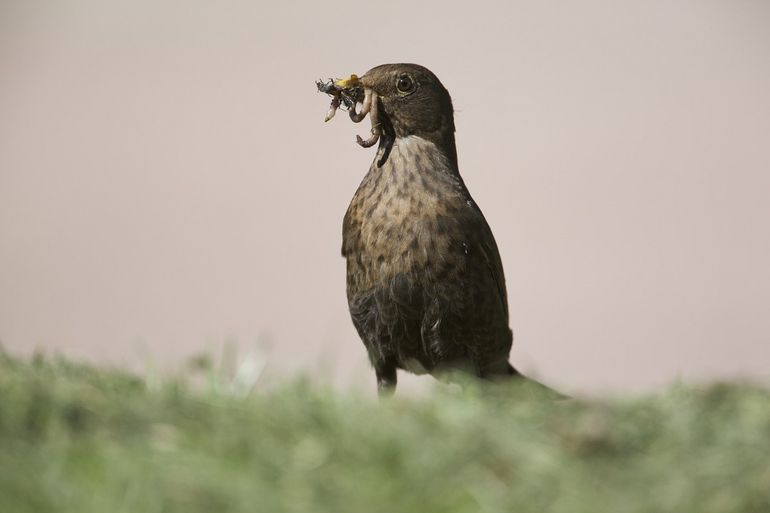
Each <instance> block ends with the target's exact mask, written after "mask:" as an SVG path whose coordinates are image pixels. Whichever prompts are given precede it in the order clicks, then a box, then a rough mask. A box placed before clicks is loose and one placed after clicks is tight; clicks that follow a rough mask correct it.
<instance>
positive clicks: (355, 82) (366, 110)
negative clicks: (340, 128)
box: [316, 75, 382, 148]
mask: <svg viewBox="0 0 770 513" xmlns="http://www.w3.org/2000/svg"><path fill="white" fill-rule="evenodd" d="M316 86H317V87H318V90H319V91H320V92H322V93H326V94H328V95H330V96H331V97H332V101H331V105H329V110H328V111H327V112H326V117H325V118H324V122H327V121H329V120H330V119H332V118H333V117H334V115H335V114H336V113H337V109H339V108H340V106H342V105H344V106H345V108H347V110H348V115H349V116H350V119H351V120H352V121H353V122H354V123H360V122H361V121H363V119H364V118H365V117H366V115H367V114H368V115H369V119H370V121H371V124H372V131H371V132H372V135H371V136H370V137H369V138H368V139H365V140H364V139H363V138H362V137H361V136H358V135H357V136H356V142H357V143H358V144H360V145H361V146H363V147H364V148H369V147H371V146H374V144H375V143H377V141H378V140H379V139H380V134H381V132H382V131H381V128H380V123H379V120H378V117H377V112H378V104H379V100H378V98H377V93H376V92H374V90H372V89H369V88H366V87H364V86H363V85H362V84H361V81H360V80H359V79H358V77H357V76H356V75H351V76H350V78H347V79H338V80H332V79H329V81H328V82H323V81H321V80H318V81H317V82H316ZM359 102H360V103H361V110H360V111H357V110H356V105H357V104H358V103H359Z"/></svg>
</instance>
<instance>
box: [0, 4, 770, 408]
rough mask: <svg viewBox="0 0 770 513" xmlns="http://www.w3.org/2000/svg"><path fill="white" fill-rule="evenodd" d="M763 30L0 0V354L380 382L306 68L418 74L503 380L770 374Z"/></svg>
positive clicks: (510, 15) (347, 181)
mask: <svg viewBox="0 0 770 513" xmlns="http://www.w3.org/2000/svg"><path fill="white" fill-rule="evenodd" d="M769 26H770V3H768V2H765V1H763V0H730V1H727V0H724V1H716V0H681V1H679V0H678V1H670V0H653V1H647V2H617V1H609V0H604V1H599V0H584V1H581V2H539V1H535V0H527V1H511V2H500V3H485V2H472V3H463V4H462V5H453V4H451V3H446V2H439V1H429V2H420V3H414V2H405V1H392V2H387V3H377V2H369V3H366V2H349V1H340V2H332V3H329V2H306V3H292V2H285V3H279V2H254V1H231V2H206V1H201V0H195V1H184V2H182V1H160V2H158V1H152V2H151V1H148V0H131V1H127V0H126V1H104V0H69V1H67V2H55V1H46V0H0V344H2V345H3V347H5V348H6V349H7V350H9V351H11V352H13V353H16V354H29V353H31V352H32V351H34V350H35V349H43V350H46V351H58V352H62V353H64V354H67V355H70V356H72V357H76V358H79V359H85V360H88V361H92V362H98V363H107V364H111V365H120V366H127V367H129V368H133V369H138V370H143V369H145V368H147V366H148V365H149V366H153V367H160V368H164V369H174V368H177V367H179V366H180V365H182V363H183V362H184V361H185V360H186V359H187V358H189V357H190V356H191V355H195V354H199V353H201V352H210V353H213V354H219V353H220V352H221V351H222V348H223V347H225V346H227V347H231V348H233V349H232V350H233V351H237V352H238V354H240V355H248V354H252V353H253V354H257V355H258V358H260V359H263V361H264V362H265V364H266V367H265V379H281V378H282V377H286V376H291V375H294V374H296V373H306V374H311V375H313V376H316V377H318V378H319V379H324V380H329V381H332V382H333V383H335V384H336V385H337V386H339V387H343V388H345V387H360V388H363V389H370V390H371V393H372V394H373V393H374V377H373V373H372V372H371V370H370V369H369V365H368V362H367V360H366V356H365V352H364V349H363V346H362V345H361V342H360V341H359V339H358V337H357V335H356V333H355V330H354V329H353V326H352V324H351V322H350V320H349V317H348V313H347V304H346V299H345V283H344V282H345V275H344V272H345V271H344V260H343V259H342V257H341V256H340V244H341V222H342V216H343V214H344V212H345V210H346V208H347V205H348V202H349V201H350V198H351V197H352V195H353V193H354V191H355V189H356V187H357V186H358V183H359V181H360V180H361V178H362V177H363V176H364V174H365V172H366V170H367V168H368V166H369V164H370V162H371V159H372V158H373V154H374V149H371V150H363V149H361V148H359V147H358V146H357V145H356V144H355V142H354V137H355V134H356V133H361V134H365V133H366V131H367V130H368V128H367V126H364V125H366V123H362V124H361V125H354V124H352V123H350V122H349V120H348V119H347V117H346V116H338V117H337V118H335V119H334V120H333V121H332V122H330V123H328V124H326V125H324V123H323V117H324V114H325V112H326V109H327V106H328V103H329V98H328V97H326V96H325V95H322V94H319V93H317V92H316V90H315V84H314V81H315V80H316V79H318V78H322V79H326V78H328V77H342V76H347V75H349V74H350V73H357V74H359V75H361V74H363V73H364V72H365V71H366V70H367V69H369V68H371V67H373V66H375V65H378V64H382V63H387V62H416V63H420V64H423V65H425V66H427V67H429V68H430V69H431V70H433V71H434V72H435V73H436V74H437V75H438V76H439V78H440V79H441V80H442V82H443V83H444V85H445V86H446V87H447V88H448V89H449V91H450V93H451V94H452V96H453V99H454V105H455V108H456V125H457V143H458V154H459V162H460V170H461V172H462V173H463V176H464V178H465V181H466V183H467V184H468V186H469V188H470V190H471V192H472V194H473V195H474V197H475V199H476V200H477V202H478V203H479V205H480V206H481V208H482V209H483V210H484V212H485V214H486V217H487V219H488V221H489V223H490V225H491V226H492V229H493V231H494V233H495V236H496V238H497V242H498V245H499V247H500V251H501V254H502V258H503V264H504V267H505V272H506V276H507V282H508V293H509V301H510V307H511V313H512V320H511V323H512V328H513V331H514V335H515V342H514V349H513V353H512V360H513V362H514V364H515V365H516V366H517V367H519V368H520V369H522V370H523V371H524V372H525V373H528V374H530V375H535V376H537V377H539V379H541V380H542V381H543V382H545V383H548V384H550V385H552V386H554V387H556V388H559V389H560V390H563V391H566V392H569V393H609V394H612V393H623V392H631V391H633V392H639V391H646V390H652V389H655V388H656V387H659V386H661V385H664V384H667V383H671V382H673V381H686V382H700V381H705V380H714V379H733V378H741V379H754V380H764V381H765V382H767V380H768V379H770V369H769V368H768V361H770V267H769V266H768V262H769V261H770V224H769V223H768V220H769V219H770V55H769V54H770V30H768V27H769ZM400 379H401V383H402V384H404V385H405V388H407V389H411V390H419V389H420V387H424V386H428V385H427V383H428V382H429V381H430V379H429V378H414V377H410V376H404V375H402V376H401V378H400Z"/></svg>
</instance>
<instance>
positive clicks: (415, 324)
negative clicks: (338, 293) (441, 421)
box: [319, 64, 518, 393]
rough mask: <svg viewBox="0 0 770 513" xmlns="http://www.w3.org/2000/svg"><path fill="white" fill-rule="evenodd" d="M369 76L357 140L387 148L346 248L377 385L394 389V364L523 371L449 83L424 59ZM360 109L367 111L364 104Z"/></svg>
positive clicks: (351, 214)
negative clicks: (460, 155)
mask: <svg viewBox="0 0 770 513" xmlns="http://www.w3.org/2000/svg"><path fill="white" fill-rule="evenodd" d="M360 85H361V86H362V87H363V89H364V90H365V91H367V94H368V96H367V97H368V98H369V104H367V105H365V109H363V110H365V111H367V112H368V111H369V110H370V109H371V113H372V124H373V129H372V133H373V135H372V138H370V139H369V141H362V140H361V139H360V138H359V144H362V146H366V143H368V142H371V143H372V144H374V142H376V141H377V140H379V147H378V149H377V154H376V155H375V158H374V162H373V163H372V165H371V167H370V169H369V172H368V173H367V175H366V176H365V177H364V179H363V181H362V182H361V185H360V186H359V187H358V190H357V191H356V193H355V196H354V197H353V200H352V201H351V203H350V207H349V208H348V211H347V214H346V215H345V219H344V222H343V232H342V237H343V242H342V254H343V256H344V257H345V258H346V259H347V295H348V304H349V307H350V315H351V317H352V319H353V324H354V325H355V327H356V329H357V330H358V334H359V335H360V336H361V339H362V340H363V342H364V345H365V346H366V349H367V351H368V353H369V359H370V361H371V363H372V365H373V366H374V370H375V372H376V374H377V384H378V389H379V390H380V392H381V393H383V392H388V391H392V390H393V389H394V388H395V385H396V369H405V370H409V371H412V372H416V373H421V372H428V373H431V374H434V375H436V374H439V373H442V372H444V371H448V370H453V369H459V370H465V371H468V372H471V373H472V374H474V375H476V376H479V377H482V378H493V377H496V376H516V375H518V373H517V372H516V370H514V368H513V367H512V366H511V365H510V364H509V363H508V355H509V352H510V350H511V343H512V339H513V337H512V333H511V330H510V328H509V326H508V301H507V296H506V289H505V278H504V276H503V266H502V263H501V261H500V255H499V253H498V250H497V244H496V243H495V239H494V237H493V236H492V231H491V230H490V228H489V225H488V224H487V222H486V220H485V219H484V215H483V214H482V213H481V210H480V209H479V207H478V206H477V205H476V203H475V202H474V201H473V198H472V197H471V195H470V193H469V192H468V189H467V188H466V186H465V184H464V183H463V180H462V178H461V176H460V172H459V170H458V167H457V153H456V149H455V139H454V131H455V127H454V117H453V109H452V101H451V99H450V96H449V93H448V92H447V90H446V89H445V88H444V86H443V85H442V84H441V82H439V80H438V78H436V76H435V75H434V74H433V73H431V72H430V71H429V70H428V69H426V68H424V67H422V66H418V65H415V64H386V65H382V66H377V67H376V68H373V69H371V70H370V71H368V72H367V73H366V74H365V75H364V76H363V77H361V79H360ZM319 88H320V86H319ZM359 101H363V99H362V98H359ZM337 105H339V101H337ZM333 107H334V105H333ZM334 108H335V109H336V107H334ZM332 114H333V113H332ZM364 114H365V112H364ZM351 118H352V119H353V120H354V121H360V119H362V118H363V116H362V115H361V113H356V112H355V107H354V108H353V112H352V113H351Z"/></svg>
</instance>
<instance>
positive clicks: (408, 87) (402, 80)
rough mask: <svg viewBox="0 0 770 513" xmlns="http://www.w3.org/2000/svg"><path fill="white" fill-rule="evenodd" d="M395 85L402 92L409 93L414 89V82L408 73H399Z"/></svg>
mask: <svg viewBox="0 0 770 513" xmlns="http://www.w3.org/2000/svg"><path fill="white" fill-rule="evenodd" d="M396 87H397V88H398V90H399V91H401V92H402V93H411V92H412V90H413V89H414V82H412V79H411V77H409V75H401V76H400V77H398V80H397V81H396Z"/></svg>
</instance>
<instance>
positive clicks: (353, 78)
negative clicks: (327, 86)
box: [334, 75, 361, 89]
mask: <svg viewBox="0 0 770 513" xmlns="http://www.w3.org/2000/svg"><path fill="white" fill-rule="evenodd" d="M334 85H335V86H337V87H338V88H339V89H352V88H354V87H356V86H360V85H361V80H360V79H359V78H358V75H350V78H341V79H339V80H335V81H334Z"/></svg>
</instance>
